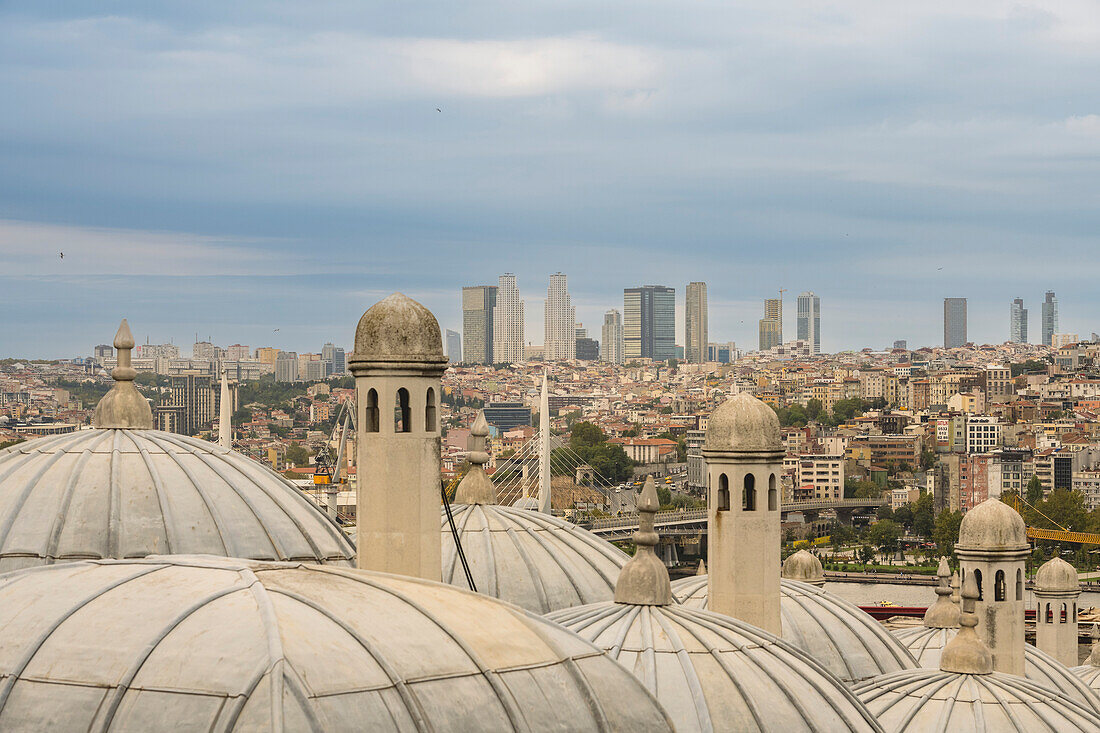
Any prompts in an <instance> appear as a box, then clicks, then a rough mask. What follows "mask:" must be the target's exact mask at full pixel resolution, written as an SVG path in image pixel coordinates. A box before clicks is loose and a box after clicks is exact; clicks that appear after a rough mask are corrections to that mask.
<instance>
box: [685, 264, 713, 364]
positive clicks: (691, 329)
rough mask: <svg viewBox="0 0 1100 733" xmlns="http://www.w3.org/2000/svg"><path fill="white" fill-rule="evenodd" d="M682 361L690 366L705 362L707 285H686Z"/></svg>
mask: <svg viewBox="0 0 1100 733" xmlns="http://www.w3.org/2000/svg"><path fill="white" fill-rule="evenodd" d="M684 305H685V308H684V359H685V360H686V361H688V362H691V363H692V364H702V363H703V362H705V361H707V344H708V343H709V342H708V341H707V338H708V334H707V329H708V326H707V284H706V283H705V282H691V283H688V286H687V292H686V296H685V302H684Z"/></svg>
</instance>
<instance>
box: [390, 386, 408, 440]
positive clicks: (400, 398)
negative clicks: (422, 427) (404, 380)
mask: <svg viewBox="0 0 1100 733" xmlns="http://www.w3.org/2000/svg"><path fill="white" fill-rule="evenodd" d="M393 432H395V433H411V432H412V410H410V409H409V390H407V389H405V388H404V387H402V388H401V389H399V390H397V401H396V402H395V403H394V406H393Z"/></svg>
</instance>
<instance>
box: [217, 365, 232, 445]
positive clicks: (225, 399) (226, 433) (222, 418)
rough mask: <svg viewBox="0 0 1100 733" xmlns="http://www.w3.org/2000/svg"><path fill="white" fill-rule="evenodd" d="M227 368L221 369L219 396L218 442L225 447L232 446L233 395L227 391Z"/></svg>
mask: <svg viewBox="0 0 1100 733" xmlns="http://www.w3.org/2000/svg"><path fill="white" fill-rule="evenodd" d="M228 372H229V370H228V369H224V368H223V369H222V389H221V396H220V397H219V407H220V410H219V413H218V444H219V445H220V446H221V447H223V448H226V449H232V448H233V396H232V395H231V394H230V393H229V376H228Z"/></svg>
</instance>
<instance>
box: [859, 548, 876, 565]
mask: <svg viewBox="0 0 1100 733" xmlns="http://www.w3.org/2000/svg"><path fill="white" fill-rule="evenodd" d="M874 559H875V548H873V547H871V546H870V545H864V546H863V547H861V548H859V561H860V562H861V563H863V564H864V565H867V564H868V563H870V562H871V561H873V560H874Z"/></svg>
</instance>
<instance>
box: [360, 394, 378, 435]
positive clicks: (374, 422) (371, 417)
mask: <svg viewBox="0 0 1100 733" xmlns="http://www.w3.org/2000/svg"><path fill="white" fill-rule="evenodd" d="M364 411H365V412H366V415H364V420H363V422H364V423H365V427H364V430H366V431H367V432H368V433H377V432H378V390H375V389H371V390H368V391H367V404H366V408H365V410H364Z"/></svg>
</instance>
